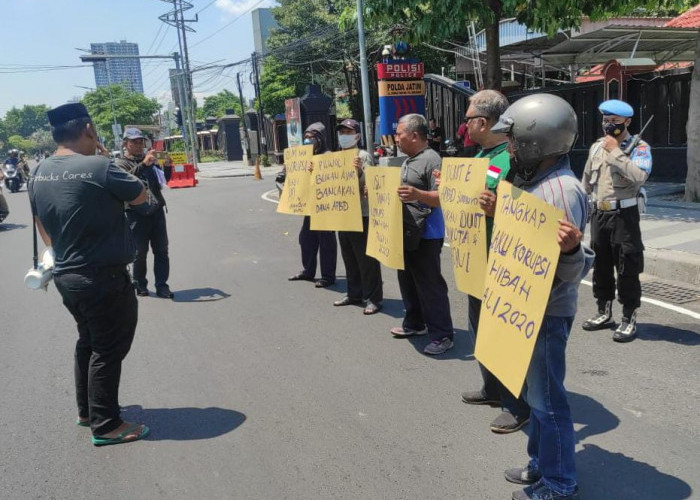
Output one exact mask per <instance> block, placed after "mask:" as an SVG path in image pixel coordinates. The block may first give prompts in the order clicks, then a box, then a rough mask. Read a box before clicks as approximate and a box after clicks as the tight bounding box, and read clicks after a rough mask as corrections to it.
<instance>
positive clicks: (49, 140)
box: [29, 130, 56, 152]
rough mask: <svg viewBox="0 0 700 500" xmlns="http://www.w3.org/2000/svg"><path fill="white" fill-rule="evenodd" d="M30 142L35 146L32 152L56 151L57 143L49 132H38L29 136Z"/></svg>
mask: <svg viewBox="0 0 700 500" xmlns="http://www.w3.org/2000/svg"><path fill="white" fill-rule="evenodd" d="M29 140H31V141H33V142H34V144H35V147H34V149H32V150H31V151H32V152H41V151H53V150H55V149H56V143H55V142H54V140H53V137H52V136H51V132H49V131H48V130H37V131H36V132H34V133H33V134H32V135H30V136H29Z"/></svg>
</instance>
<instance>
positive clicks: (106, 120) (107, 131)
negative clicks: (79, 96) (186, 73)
mask: <svg viewBox="0 0 700 500" xmlns="http://www.w3.org/2000/svg"><path fill="white" fill-rule="evenodd" d="M83 104H85V106H86V107H87V109H88V112H89V113H90V116H91V117H92V121H93V122H94V123H95V126H96V127H97V130H98V132H99V134H100V135H101V136H104V137H112V123H113V117H112V108H113V109H114V116H115V117H116V119H117V123H119V124H121V125H122V127H123V126H124V125H128V124H131V125H136V124H138V125H150V124H152V123H154V115H155V114H156V113H157V112H158V110H159V109H160V104H158V102H157V101H156V100H155V99H149V98H147V97H146V96H144V95H143V94H140V93H138V92H130V91H128V90H127V89H125V88H124V87H122V86H121V85H110V86H107V87H100V88H98V89H96V90H94V91H92V92H88V93H87V94H85V96H83Z"/></svg>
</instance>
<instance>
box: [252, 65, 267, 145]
mask: <svg viewBox="0 0 700 500" xmlns="http://www.w3.org/2000/svg"><path fill="white" fill-rule="evenodd" d="M250 58H251V59H252V61H253V75H254V76H253V77H254V78H255V96H256V97H257V98H258V144H260V145H261V146H262V150H261V152H262V154H264V155H267V138H266V137H265V115H264V114H263V100H262V93H261V92H260V75H259V72H258V53H257V52H253V55H252V56H251V57H250Z"/></svg>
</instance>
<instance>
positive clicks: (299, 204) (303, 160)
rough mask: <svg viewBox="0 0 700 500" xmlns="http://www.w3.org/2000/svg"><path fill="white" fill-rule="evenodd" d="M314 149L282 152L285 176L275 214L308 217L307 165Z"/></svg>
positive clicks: (308, 180) (307, 147) (294, 149)
mask: <svg viewBox="0 0 700 500" xmlns="http://www.w3.org/2000/svg"><path fill="white" fill-rule="evenodd" d="M313 154H314V147H313V146H312V145H308V146H298V147H295V148H287V149H285V150H284V165H285V167H286V170H287V176H286V178H285V180H284V187H283V188H282V194H281V195H280V202H279V204H278V205H277V212H278V213H281V214H290V215H310V214H311V208H310V206H309V193H310V192H311V172H309V164H310V162H311V158H312V157H313Z"/></svg>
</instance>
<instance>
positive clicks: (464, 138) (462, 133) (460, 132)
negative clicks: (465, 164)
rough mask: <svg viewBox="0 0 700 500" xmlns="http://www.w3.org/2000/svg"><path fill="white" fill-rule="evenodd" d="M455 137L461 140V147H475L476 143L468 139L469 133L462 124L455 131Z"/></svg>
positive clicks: (465, 125) (464, 124)
mask: <svg viewBox="0 0 700 500" xmlns="http://www.w3.org/2000/svg"><path fill="white" fill-rule="evenodd" d="M457 137H461V138H462V141H463V142H462V146H464V147H465V148H466V147H469V146H476V142H474V141H472V140H471V137H469V132H468V131H467V124H466V123H462V124H461V125H460V126H459V128H458V129H457Z"/></svg>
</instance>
